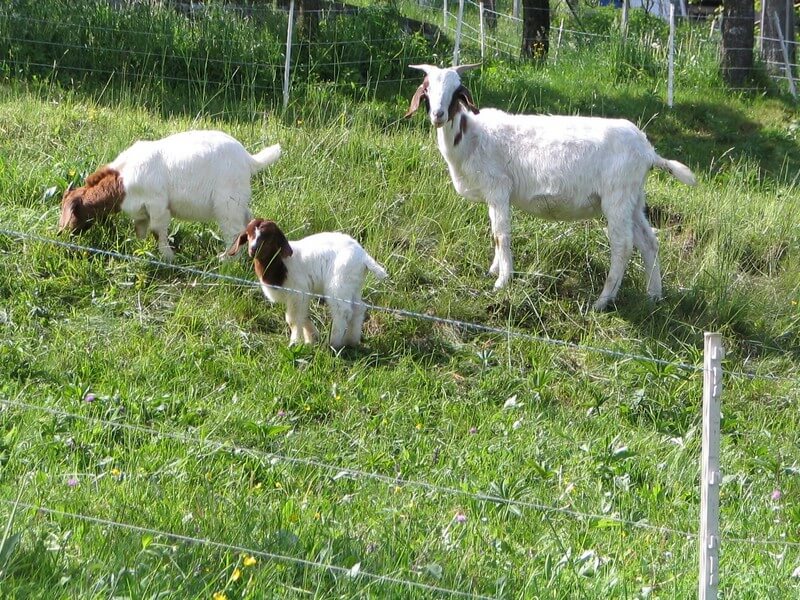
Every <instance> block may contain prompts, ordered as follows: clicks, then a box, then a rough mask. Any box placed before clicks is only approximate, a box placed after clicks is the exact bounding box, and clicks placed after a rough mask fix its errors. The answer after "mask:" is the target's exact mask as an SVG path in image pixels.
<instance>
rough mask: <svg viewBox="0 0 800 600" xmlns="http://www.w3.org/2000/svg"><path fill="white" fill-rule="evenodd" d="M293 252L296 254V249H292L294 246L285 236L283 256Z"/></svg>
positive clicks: (282, 244) (282, 247)
mask: <svg viewBox="0 0 800 600" xmlns="http://www.w3.org/2000/svg"><path fill="white" fill-rule="evenodd" d="M292 254H294V250H292V247H291V246H290V245H289V240H287V239H286V238H283V242H282V243H281V258H286V257H287V256H291V255H292Z"/></svg>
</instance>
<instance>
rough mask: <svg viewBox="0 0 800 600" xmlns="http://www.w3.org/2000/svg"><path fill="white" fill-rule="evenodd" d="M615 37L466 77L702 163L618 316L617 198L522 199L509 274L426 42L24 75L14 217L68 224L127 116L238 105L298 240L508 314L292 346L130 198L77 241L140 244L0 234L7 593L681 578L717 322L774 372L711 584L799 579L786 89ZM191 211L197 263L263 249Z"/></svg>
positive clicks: (746, 443) (757, 589) (164, 121)
mask: <svg viewBox="0 0 800 600" xmlns="http://www.w3.org/2000/svg"><path fill="white" fill-rule="evenodd" d="M611 61H612V58H611V57H603V56H600V57H598V59H597V61H596V62H594V63H589V62H586V61H583V62H580V61H574V62H570V61H569V60H567V59H565V60H564V62H561V63H559V64H558V65H550V66H547V67H543V68H538V69H537V68H533V67H525V66H503V65H500V64H492V65H490V66H487V67H486V68H485V69H484V70H483V71H482V72H481V73H480V74H475V75H472V76H471V77H470V80H469V85H470V87H471V88H472V89H473V91H474V92H475V96H476V100H477V101H478V102H479V104H480V105H495V106H501V107H504V108H508V109H512V110H517V109H522V110H529V111H540V112H553V113H581V114H595V115H604V116H624V117H626V118H629V119H631V120H633V121H634V122H636V123H637V124H638V125H640V126H642V127H645V128H646V131H647V133H648V136H649V137H650V139H651V140H652V141H653V143H654V145H655V146H656V148H657V149H658V151H659V153H660V154H662V155H663V156H666V157H669V158H676V159H679V160H681V161H683V162H685V163H686V164H688V165H690V166H691V168H692V169H693V170H694V171H695V173H696V174H697V176H698V179H699V185H698V186H697V187H696V188H686V187H684V186H681V185H680V184H678V183H677V182H675V181H674V180H672V179H671V178H668V177H667V176H665V175H663V174H659V173H653V174H652V175H651V177H650V180H649V183H648V187H647V191H648V203H649V205H650V208H651V214H652V217H653V222H654V224H655V225H656V226H657V227H658V229H659V231H658V237H659V240H660V242H661V261H662V267H663V270H664V272H665V278H664V279H665V291H666V298H665V300H664V301H663V302H661V303H659V304H657V305H651V304H649V303H648V302H647V299H646V295H645V282H644V277H643V270H642V266H641V261H640V259H639V257H638V256H635V257H634V260H633V261H632V263H631V266H630V268H629V270H628V272H627V274H626V277H625V280H624V282H623V287H622V290H621V293H620V296H619V298H618V301H617V307H616V310H614V311H611V312H608V313H603V314H595V313H592V312H590V311H589V310H588V308H589V306H590V305H591V302H592V301H593V300H594V299H595V298H596V296H597V294H598V293H599V290H600V289H601V287H602V283H603V280H604V278H605V273H606V270H607V265H608V247H607V240H606V238H605V235H604V233H603V230H602V225H601V224H600V223H548V222H544V221H539V220H536V219H533V218H531V217H528V216H526V215H523V214H520V213H515V214H514V217H513V219H514V222H513V231H514V233H513V236H512V239H513V248H514V252H515V258H516V263H515V264H516V268H517V270H518V273H517V274H516V276H515V280H514V282H513V285H512V286H511V287H510V288H509V289H507V290H504V291H500V292H495V291H493V290H492V282H493V279H492V278H489V277H487V276H486V275H485V271H486V269H487V268H488V266H489V263H490V262H491V240H490V233H489V224H488V217H487V213H486V208H485V207H484V206H481V205H474V204H469V203H467V202H466V201H464V200H462V199H460V198H459V197H458V196H457V195H456V194H455V192H454V191H453V189H452V186H451V184H450V180H449V178H448V175H447V171H446V167H445V164H444V161H443V160H442V158H441V156H440V155H439V153H438V151H437V149H436V143H435V137H434V134H433V132H432V131H431V129H430V127H429V125H428V124H427V123H426V122H425V121H424V119H422V118H421V117H418V118H417V119H415V120H409V121H403V120H401V119H400V117H401V115H402V114H403V113H404V112H405V109H406V108H407V102H408V98H409V97H410V94H411V93H412V92H413V86H414V84H415V83H416V81H415V80H414V79H413V77H414V76H415V75H414V74H411V73H410V75H409V76H410V77H412V79H411V81H410V82H409V84H408V90H407V94H405V93H404V94H399V95H397V96H396V97H387V98H383V99H376V100H373V101H371V102H354V101H352V100H350V99H347V98H345V97H341V96H326V95H325V94H324V93H322V92H319V93H315V91H314V89H313V87H312V88H309V89H308V90H306V91H305V92H304V93H303V95H300V96H298V97H297V98H295V99H294V100H293V103H292V105H291V107H290V110H289V111H287V112H286V113H283V112H282V111H280V110H278V109H273V108H272V107H271V106H269V105H268V106H265V107H263V109H265V112H260V113H257V114H254V112H253V110H252V108H253V106H252V103H251V102H247V103H243V104H241V105H239V104H236V103H231V102H226V104H225V105H224V106H222V107H217V106H215V105H214V104H213V102H206V101H204V100H198V99H197V98H195V97H193V96H187V97H186V98H185V105H184V108H183V110H174V107H175V106H180V105H181V102H180V96H179V95H178V96H171V97H169V98H164V99H163V100H159V98H158V97H157V95H148V94H146V93H145V92H144V91H142V90H136V89H132V88H129V87H126V86H124V85H121V84H119V83H117V82H112V84H111V85H109V86H107V87H106V88H102V87H101V88H96V87H92V86H81V85H75V86H72V87H71V86H68V85H64V84H63V83H62V84H57V83H51V82H47V81H31V80H25V81H23V80H18V79H14V78H6V79H5V80H4V81H3V82H2V84H1V85H0V224H1V227H2V229H4V230H13V231H18V232H27V233H32V234H35V235H36V236H43V237H46V238H55V237H56V226H57V221H58V208H59V200H60V196H61V192H62V191H63V189H64V187H65V186H66V185H67V184H68V183H70V182H74V183H80V182H81V181H82V180H83V177H84V176H85V175H86V174H88V173H90V172H91V171H93V170H94V169H95V168H96V167H97V166H98V165H100V164H102V163H104V162H106V161H108V160H110V159H111V158H113V157H114V156H115V155H116V154H117V153H118V152H119V151H120V150H122V149H124V148H125V147H127V146H129V145H130V144H131V142H132V141H134V140H136V139H142V138H156V137H160V136H163V135H166V134H168V133H172V132H176V131H180V130H184V129H188V128H220V129H224V130H226V131H228V132H230V133H231V134H233V135H235V136H236V137H237V138H239V139H240V140H241V141H242V142H243V143H244V144H245V146H246V147H247V148H248V149H250V150H251V151H255V150H258V149H260V148H261V147H263V146H265V145H267V144H271V143H275V142H280V143H281V144H282V145H283V147H284V152H285V155H284V156H283V158H282V159H281V160H280V161H279V162H278V163H277V164H276V165H274V166H273V167H271V168H270V169H268V170H267V171H266V172H264V173H262V174H260V175H259V176H257V177H256V178H255V179H254V181H253V189H254V212H255V213H256V214H257V215H261V216H264V217H269V218H273V219H275V220H276V221H278V222H279V223H280V224H281V225H282V227H283V228H284V230H286V231H287V232H288V233H289V237H290V238H293V239H296V238H299V237H301V236H303V235H306V234H309V233H312V232H317V231H322V230H333V229H336V230H342V231H346V232H348V233H350V234H352V235H353V236H354V237H356V238H357V239H358V240H359V241H360V242H361V243H362V244H363V245H364V246H365V247H366V248H367V250H368V251H369V252H370V253H371V254H372V255H373V256H374V257H376V259H377V260H379V261H380V262H381V263H382V264H384V265H385V266H386V267H387V269H388V271H389V273H390V279H389V280H387V281H384V282H378V281H376V280H375V279H374V278H369V279H368V281H367V286H366V289H365V298H366V300H367V301H368V302H370V303H373V304H375V305H378V306H382V307H388V308H398V309H404V310H407V311H413V312H418V313H421V314H423V315H427V316H439V317H444V318H448V319H455V320H460V321H464V322H469V323H477V324H482V325H489V326H492V327H496V328H499V329H503V330H507V331H508V332H509V333H507V334H506V335H502V334H496V333H488V332H481V331H476V330H473V329H470V328H469V327H467V326H463V325H454V324H448V323H442V322H435V321H431V320H425V319H421V318H412V317H401V316H398V315H396V314H392V313H391V312H386V311H381V310H373V311H372V312H371V313H370V316H369V320H368V322H367V323H366V326H365V340H364V345H363V347H361V348H359V349H357V350H350V351H345V352H343V353H342V354H340V355H336V354H333V353H332V352H330V351H329V350H328V349H326V348H324V347H322V346H320V347H315V348H309V347H299V348H288V347H287V342H288V331H287V329H286V326H285V324H284V322H283V312H282V310H281V309H280V308H279V307H275V306H270V305H268V304H267V303H266V302H265V300H264V298H263V296H262V294H261V292H260V291H259V290H258V289H257V288H254V287H252V286H248V285H245V284H239V283H236V282H231V281H229V280H220V279H215V278H213V277H211V276H209V277H203V276H200V275H197V274H192V273H187V272H186V271H181V270H180V269H171V268H167V267H161V266H157V265H154V264H152V263H148V262H147V260H148V259H158V258H159V257H158V255H157V251H156V247H155V243H154V241H153V240H152V239H149V240H145V241H140V240H137V239H136V238H135V235H134V231H133V226H132V223H131V222H130V220H128V219H127V218H124V217H120V218H118V219H115V220H113V221H112V222H109V223H107V224H105V225H104V226H96V227H94V228H93V229H91V230H89V231H88V232H87V233H85V234H82V235H81V236H79V237H76V238H73V239H72V240H67V239H66V238H61V239H62V241H71V242H74V243H76V244H79V245H82V246H86V247H92V248H98V249H102V250H111V251H115V252H119V253H122V254H124V255H128V256H131V257H136V258H137V259H143V260H123V259H117V258H110V257H108V256H103V255H96V254H91V253H88V252H85V251H80V250H75V249H66V248H63V247H59V246H55V245H52V244H49V243H46V242H42V241H36V240H31V239H18V238H15V237H14V236H9V235H6V234H0V501H2V503H0V586H1V587H0V590H1V592H2V593H0V596H2V597H3V598H19V599H22V598H110V597H130V598H156V597H158V598H214V597H216V598H222V597H223V596H224V597H227V598H297V599H299V598H429V597H430V598H432V597H441V596H443V595H444V596H446V595H447V594H446V593H444V592H440V591H436V590H434V589H425V588H424V587H421V586H434V587H440V588H446V589H449V590H457V591H459V592H463V593H464V594H466V595H467V596H470V595H474V596H479V595H482V596H491V597H500V598H565V599H566V598H570V599H571V598H639V597H651V598H655V597H657V598H681V599H682V598H687V597H692V596H693V595H694V594H695V593H696V587H697V574H696V572H697V541H696V539H694V538H693V537H691V535H689V536H687V535H685V533H686V532H688V533H690V534H693V533H695V532H696V531H697V529H698V510H699V509H698V506H699V487H698V459H699V447H700V432H699V419H700V410H699V409H700V394H701V388H702V376H701V373H699V372H697V371H696V370H692V369H686V368H683V365H700V364H701V359H702V340H703V332H704V331H719V332H721V333H722V334H723V335H724V340H725V345H726V347H727V349H728V353H727V356H726V360H725V367H726V369H727V370H728V371H731V372H738V373H742V372H747V373H752V374H756V375H757V376H756V377H746V376H742V375H738V376H737V375H731V376H728V377H727V378H726V381H725V394H724V397H723V411H724V416H723V424H722V429H723V439H722V465H723V472H724V476H725V478H724V481H723V484H722V488H721V495H722V529H723V542H722V556H721V563H720V581H721V589H722V591H723V596H724V597H725V598H765V597H773V598H789V597H796V596H797V595H798V594H800V579H798V577H797V576H796V569H797V568H798V567H800V552H798V546H796V545H792V544H798V543H800V536H799V535H798V531H800V529H799V527H800V428H799V427H798V426H799V425H800V411H799V410H798V408H799V407H800V402H799V401H800V398H798V392H799V391H800V386H799V385H798V382H797V371H798V366H800V308H798V302H800V226H799V225H798V219H797V214H799V213H798V211H799V210H800V197H799V196H798V189H797V174H798V167H799V166H800V133H799V132H800V113H798V111H797V110H796V107H794V106H793V105H792V104H791V103H790V102H788V101H787V100H785V99H783V98H781V97H776V96H772V97H770V96H739V95H735V94H731V93H729V92H726V91H725V90H724V89H723V88H721V87H720V85H719V82H718V81H717V80H716V78H715V76H714V75H713V73H712V68H711V66H709V65H711V62H712V61H711V59H709V58H708V57H707V56H705V55H702V56H701V57H700V59H698V61H699V62H698V65H699V66H698V65H696V66H698V69H700V70H701V71H702V72H704V73H705V75H703V76H702V77H701V76H700V75H697V71H691V72H690V71H689V70H688V69H687V70H686V71H685V72H680V73H679V76H680V77H682V79H680V83H681V84H682V85H681V86H680V87H679V88H678V89H680V90H681V93H680V95H679V96H678V98H677V103H676V106H675V108H674V109H671V110H670V109H668V108H667V107H666V106H665V105H664V104H663V94H662V93H661V92H662V91H663V90H661V88H659V86H660V85H661V84H659V83H654V80H653V79H652V78H650V77H648V76H646V75H641V76H635V75H631V74H630V73H628V74H625V76H624V77H618V76H617V77H612V76H609V69H613V68H614V64H612V62H611ZM617 75H620V74H619V73H617ZM167 107H169V108H167ZM173 233H174V243H175V245H176V247H177V257H176V263H175V264H176V266H177V267H190V268H192V269H199V270H202V271H205V272H209V273H212V274H222V275H225V276H230V277H237V278H243V279H247V280H251V279H253V277H254V275H253V271H252V266H251V265H250V264H249V263H248V262H247V260H246V259H245V258H241V259H240V260H238V261H233V262H229V263H225V264H220V263H219V262H218V261H217V259H216V258H215V257H216V254H218V253H219V252H220V251H221V250H222V248H223V245H222V241H221V240H219V238H218V237H217V233H216V232H215V231H214V229H213V227H210V226H203V225H199V224H187V223H180V224H174V225H173ZM315 315H316V316H317V317H318V322H319V323H320V325H321V329H322V330H323V331H324V327H325V325H326V324H327V319H325V308H324V307H323V306H320V307H318V308H316V309H315ZM534 338H536V339H534ZM544 338H550V339H554V340H562V341H566V342H569V343H570V344H571V345H570V346H569V347H565V346H563V345H557V344H552V343H548V342H547V341H545V339H544ZM578 346H580V347H578ZM584 347H592V348H604V349H609V350H614V351H618V352H621V353H625V354H632V355H636V356H639V357H640V358H635V357H613V356H609V355H607V354H602V353H598V352H595V351H593V350H591V349H585V348H584ZM641 357H652V358H657V359H660V360H662V361H667V362H669V363H673V364H668V365H665V364H662V363H654V362H652V361H648V360H646V359H643V358H641ZM765 376H767V377H765ZM481 496H491V497H492V498H493V500H492V501H486V500H484V499H482V498H481ZM16 500H18V501H19V502H20V503H22V504H23V505H24V506H19V507H17V509H16V510H15V509H14V506H13V505H14V502H15V501H16ZM29 506H35V507H42V510H34V509H31V508H28V507H29ZM54 511H55V512H54ZM59 511H60V512H64V513H70V514H79V515H84V516H86V517H90V518H94V519H99V520H101V521H100V522H98V521H89V520H86V519H85V518H84V519H80V518H75V517H72V516H68V515H67V516H65V515H63V514H59ZM111 522H116V523H124V524H127V525H130V526H133V527H140V528H143V529H135V528H134V529H131V528H127V529H126V528H123V527H121V526H119V525H115V524H113V523H111ZM159 532H161V533H159ZM164 532H167V533H172V534H176V535H179V536H187V537H191V538H197V539H198V540H201V542H203V543H191V542H189V541H187V540H185V539H182V538H176V537H170V536H167V535H163V533H164ZM682 532H683V533H682ZM741 538H756V539H758V540H767V539H769V540H778V541H780V542H786V544H762V543H749V542H744V541H741ZM737 539H738V540H739V541H735V540H737ZM258 552H262V553H270V554H272V555H281V556H284V557H287V558H288V559H289V560H271V559H270V558H269V557H267V556H266V555H263V554H258ZM299 561H311V562H313V563H320V564H324V565H333V566H335V567H338V568H340V569H341V571H336V570H329V569H325V568H321V567H319V566H313V565H309V564H304V563H302V562H299ZM371 575H380V576H385V577H390V578H395V579H399V580H403V581H401V582H399V583H398V582H391V581H381V580H379V579H376V578H374V577H371Z"/></svg>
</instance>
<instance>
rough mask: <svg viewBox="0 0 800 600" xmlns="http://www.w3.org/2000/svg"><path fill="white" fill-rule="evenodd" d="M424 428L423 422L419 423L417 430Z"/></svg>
mask: <svg viewBox="0 0 800 600" xmlns="http://www.w3.org/2000/svg"><path fill="white" fill-rule="evenodd" d="M421 429H422V423H417V431H419V430H421Z"/></svg>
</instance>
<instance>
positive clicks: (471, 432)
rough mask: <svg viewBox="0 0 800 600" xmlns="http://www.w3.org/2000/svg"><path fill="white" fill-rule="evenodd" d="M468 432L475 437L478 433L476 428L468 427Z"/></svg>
mask: <svg viewBox="0 0 800 600" xmlns="http://www.w3.org/2000/svg"><path fill="white" fill-rule="evenodd" d="M469 432H470V434H471V435H475V434H476V433H478V428H477V427H470V428H469Z"/></svg>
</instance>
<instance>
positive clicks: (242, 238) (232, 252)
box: [225, 231, 247, 256]
mask: <svg viewBox="0 0 800 600" xmlns="http://www.w3.org/2000/svg"><path fill="white" fill-rule="evenodd" d="M246 243H247V232H246V231H243V232H242V233H240V234H239V237H237V238H236V241H235V242H233V244H232V245H231V247H230V248H228V250H227V252H225V254H227V255H228V256H236V255H237V254H238V253H239V249H240V248H241V247H242V244H246Z"/></svg>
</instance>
